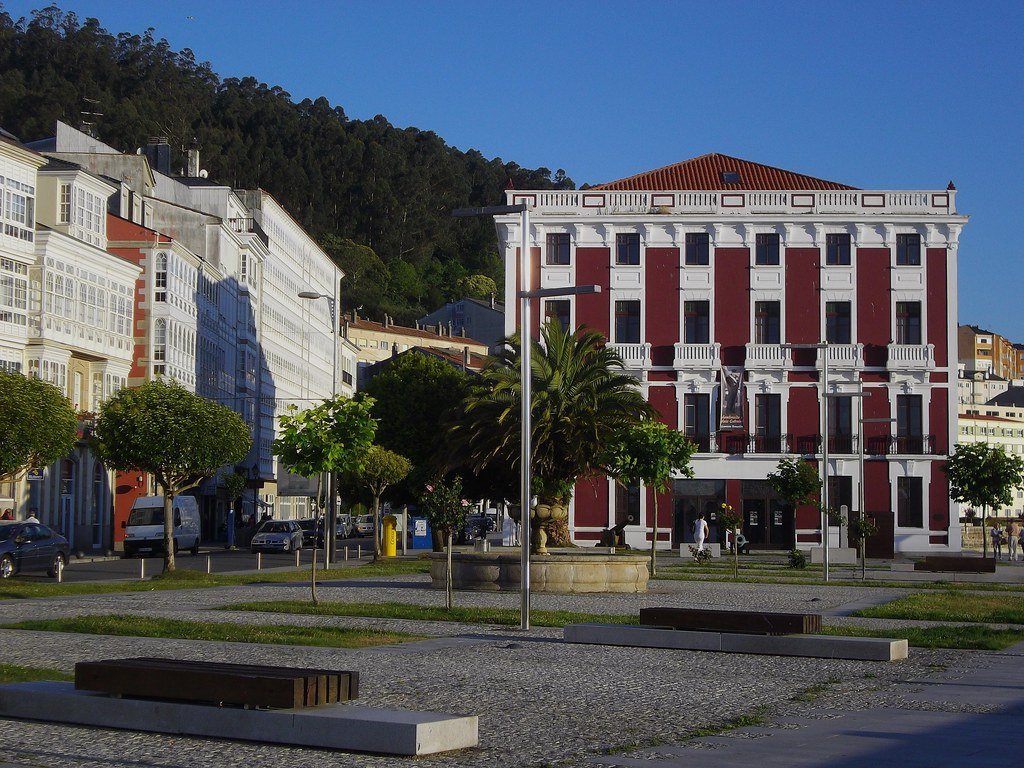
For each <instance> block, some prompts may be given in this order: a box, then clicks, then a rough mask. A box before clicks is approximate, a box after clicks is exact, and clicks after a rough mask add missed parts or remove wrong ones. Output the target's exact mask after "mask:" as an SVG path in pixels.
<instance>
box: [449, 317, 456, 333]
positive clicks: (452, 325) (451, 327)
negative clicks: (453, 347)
mask: <svg viewBox="0 0 1024 768" xmlns="http://www.w3.org/2000/svg"><path fill="white" fill-rule="evenodd" d="M454 327H455V324H454V323H453V322H452V321H451V320H449V321H448V335H449V336H451V335H452V329H453V328H454Z"/></svg>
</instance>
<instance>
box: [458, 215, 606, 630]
mask: <svg viewBox="0 0 1024 768" xmlns="http://www.w3.org/2000/svg"><path fill="white" fill-rule="evenodd" d="M507 213H518V214H519V217H520V218H519V347H520V352H519V387H520V402H519V409H520V410H519V413H520V416H519V420H520V425H521V427H520V435H519V521H520V523H519V526H520V529H519V530H520V534H519V539H520V541H519V547H520V549H521V550H522V552H521V560H520V574H521V576H520V589H519V628H520V629H522V630H528V629H529V628H530V500H531V499H532V496H533V494H532V490H531V487H530V485H531V484H530V480H531V477H532V475H531V471H530V469H531V462H532V458H531V441H530V438H531V435H532V432H533V424H532V421H533V414H532V411H531V405H532V401H533V392H532V389H533V387H532V384H533V377H532V375H531V371H530V354H531V352H532V345H533V336H532V333H531V331H530V299H537V298H546V297H551V296H576V295H579V294H584V293H600V292H601V286H599V285H581V286H577V287H575V288H546V289H540V290H536V291H534V290H531V288H530V264H531V261H530V237H529V233H530V210H529V207H528V206H527V205H526V204H525V203H520V204H517V205H493V206H489V207H485V208H458V209H456V210H454V211H452V216H454V217H456V218H465V217H471V216H499V215H501V214H507Z"/></svg>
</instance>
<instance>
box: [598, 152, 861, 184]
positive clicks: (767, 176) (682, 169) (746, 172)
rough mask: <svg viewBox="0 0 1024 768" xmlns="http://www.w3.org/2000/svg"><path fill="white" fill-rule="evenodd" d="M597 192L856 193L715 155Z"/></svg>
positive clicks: (792, 174) (668, 166)
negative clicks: (730, 179) (731, 176)
mask: <svg viewBox="0 0 1024 768" xmlns="http://www.w3.org/2000/svg"><path fill="white" fill-rule="evenodd" d="M725 173H737V174H739V181H738V182H735V183H727V182H725V181H724V180H723V179H724V178H725V177H724V176H723V174H725ZM594 189H619V190H636V191H660V190H689V189H697V190H705V189H708V190H711V189H715V190H729V189H785V190H792V189H856V187H850V186H847V185H846V184H840V183H838V182H835V181H826V180H825V179H817V178H815V177H814V176H805V175H804V174H802V173H794V172H793V171H786V170H783V169H781V168H773V167H772V166H770V165H762V164H761V163H752V162H751V161H749V160H742V159H740V158H738V157H730V156H729V155H720V154H718V153H712V154H709V155H701V156H700V157H694V158H692V159H690V160H683V161H682V162H681V163H675V164H674V165H666V166H665V167H664V168H657V169H655V170H653V171H646V172H644V173H638V174H636V175H635V176H629V177H627V178H625V179H619V180H618V181H609V182H607V183H605V184H598V185H596V186H595V187H594Z"/></svg>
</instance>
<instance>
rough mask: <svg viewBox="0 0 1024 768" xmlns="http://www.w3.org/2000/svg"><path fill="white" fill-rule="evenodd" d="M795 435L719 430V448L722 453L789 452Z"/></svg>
mask: <svg viewBox="0 0 1024 768" xmlns="http://www.w3.org/2000/svg"><path fill="white" fill-rule="evenodd" d="M792 439H793V436H792V435H790V434H781V435H751V434H749V433H747V432H719V433H718V449H719V451H721V452H722V453H729V454H740V453H778V454H783V453H789V446H790V444H791V442H792Z"/></svg>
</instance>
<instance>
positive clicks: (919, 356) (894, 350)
mask: <svg viewBox="0 0 1024 768" xmlns="http://www.w3.org/2000/svg"><path fill="white" fill-rule="evenodd" d="M888 367H889V368H894V369H897V370H927V369H929V368H934V367H935V345H934V344H890V345H889V365H888Z"/></svg>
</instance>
